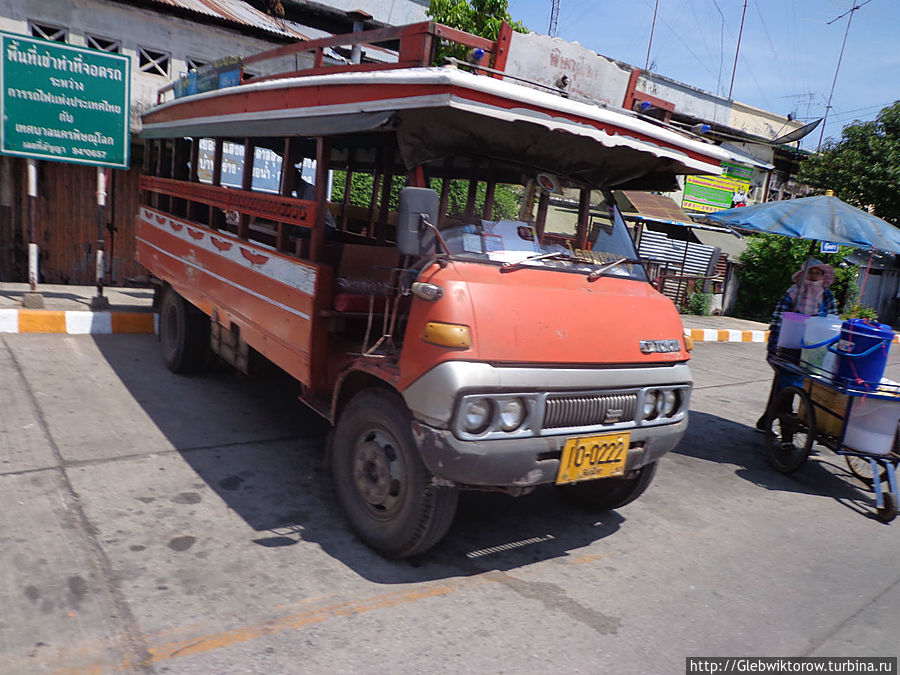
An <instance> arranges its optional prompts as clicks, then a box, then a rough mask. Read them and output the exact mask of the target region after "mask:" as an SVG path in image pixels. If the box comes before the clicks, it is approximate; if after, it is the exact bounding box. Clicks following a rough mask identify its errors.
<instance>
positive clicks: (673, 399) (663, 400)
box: [659, 389, 678, 417]
mask: <svg viewBox="0 0 900 675" xmlns="http://www.w3.org/2000/svg"><path fill="white" fill-rule="evenodd" d="M677 408H678V392H677V391H675V390H674V389H666V390H665V391H664V392H662V395H661V396H660V397H659V414H660V416H662V417H671V416H672V415H674V414H675V410H677Z"/></svg>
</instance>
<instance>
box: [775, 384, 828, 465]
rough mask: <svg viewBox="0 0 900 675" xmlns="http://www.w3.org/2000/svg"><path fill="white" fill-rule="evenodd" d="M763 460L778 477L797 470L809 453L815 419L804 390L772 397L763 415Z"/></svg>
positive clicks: (795, 390) (787, 389)
mask: <svg viewBox="0 0 900 675" xmlns="http://www.w3.org/2000/svg"><path fill="white" fill-rule="evenodd" d="M766 426H767V427H768V429H767V431H766V456H767V457H768V458H769V463H770V464H771V465H772V466H773V467H775V468H776V469H777V470H778V471H780V472H781V473H792V472H794V471H796V470H797V469H799V468H800V467H801V466H802V465H803V462H805V461H806V458H807V457H809V453H810V451H811V450H812V445H813V441H814V440H815V435H816V417H815V412H814V411H813V406H812V403H811V402H810V399H809V394H807V393H806V392H805V391H804V390H803V389H800V388H799V387H785V388H784V389H782V390H781V391H779V392H778V394H777V395H776V396H775V398H774V400H773V401H772V406H771V408H769V412H768V413H767V414H766Z"/></svg>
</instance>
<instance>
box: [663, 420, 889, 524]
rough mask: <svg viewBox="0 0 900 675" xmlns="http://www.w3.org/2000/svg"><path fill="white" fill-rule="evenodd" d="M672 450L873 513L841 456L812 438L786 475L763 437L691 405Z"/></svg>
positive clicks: (761, 482)
mask: <svg viewBox="0 0 900 675" xmlns="http://www.w3.org/2000/svg"><path fill="white" fill-rule="evenodd" d="M674 452H675V453H677V454H680V455H685V456H689V457H695V458H697V459H703V460H707V461H710V462H717V463H720V464H731V465H734V466H736V467H737V468H736V469H735V472H734V473H735V475H737V476H740V477H741V478H743V479H745V480H747V481H750V482H751V483H753V484H755V485H758V486H759V487H762V488H765V489H767V490H778V491H782V492H797V493H801V494H808V495H818V496H822V497H830V498H831V499H834V500H835V501H837V502H838V503H840V504H842V505H843V506H846V507H847V508H849V509H851V510H852V511H855V512H857V513H860V514H863V515H865V516H867V517H870V518H875V513H874V503H875V502H874V496H873V494H872V493H871V491H869V490H867V489H866V488H865V486H864V485H863V484H862V483H861V482H860V481H859V480H858V479H857V478H856V477H854V476H853V474H852V473H850V471H849V469H848V468H847V465H846V463H845V461H844V458H843V457H842V456H840V455H838V454H836V453H834V452H832V451H831V450H829V449H828V448H826V447H825V446H823V445H819V444H815V445H814V446H813V451H812V453H811V454H810V457H809V459H807V461H806V462H804V464H803V465H802V466H801V467H800V468H799V469H797V470H796V471H795V472H793V473H791V474H789V475H785V474H782V473H780V472H778V471H777V470H776V469H775V468H774V467H772V466H771V465H770V464H769V462H768V460H767V459H766V453H765V437H764V435H763V434H762V433H759V432H758V431H757V430H756V429H755V428H753V427H752V426H747V425H745V424H741V423H739V422H735V421H733V420H729V419H727V418H723V417H719V416H717V415H710V414H708V413H703V412H695V411H691V417H690V423H689V425H688V430H687V433H686V434H685V435H684V438H683V439H682V441H681V443H679V445H678V447H676V448H675V450H674Z"/></svg>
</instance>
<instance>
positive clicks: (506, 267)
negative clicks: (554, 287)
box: [500, 251, 585, 272]
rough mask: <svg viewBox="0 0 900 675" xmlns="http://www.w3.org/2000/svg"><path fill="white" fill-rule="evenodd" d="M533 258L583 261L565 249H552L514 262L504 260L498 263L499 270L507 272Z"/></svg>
mask: <svg viewBox="0 0 900 675" xmlns="http://www.w3.org/2000/svg"><path fill="white" fill-rule="evenodd" d="M533 260H574V261H576V262H585V260H584V258H579V257H578V256H574V255H572V254H571V253H568V252H566V251H554V252H553V253H540V254H538V255H532V256H529V257H527V258H523V259H522V260H517V261H515V262H505V263H503V264H502V265H500V271H501V272H508V271H510V270H514V269H517V268H519V267H522V265H523V264H524V263H527V262H531V261H533Z"/></svg>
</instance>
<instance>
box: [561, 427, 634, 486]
mask: <svg viewBox="0 0 900 675" xmlns="http://www.w3.org/2000/svg"><path fill="white" fill-rule="evenodd" d="M630 441H631V433H630V432H625V433H621V434H605V435H603V436H585V437H583V438H570V439H569V440H567V441H566V444H565V445H564V446H563V449H562V457H560V460H559V473H558V474H557V475H556V484H557V485H560V484H565V483H577V482H578V481H582V480H593V479H594V478H609V477H611V476H621V475H622V474H624V473H625V459H626V458H627V457H628V444H629V442H630Z"/></svg>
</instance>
